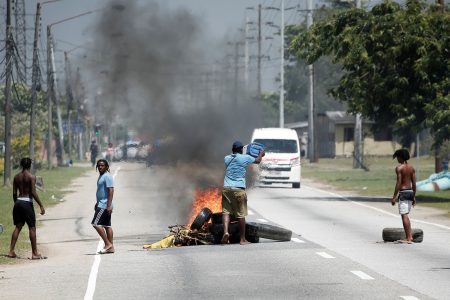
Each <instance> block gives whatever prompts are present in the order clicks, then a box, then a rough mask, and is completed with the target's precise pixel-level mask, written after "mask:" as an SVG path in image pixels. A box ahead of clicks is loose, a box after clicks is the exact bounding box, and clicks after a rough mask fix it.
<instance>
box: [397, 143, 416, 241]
mask: <svg viewBox="0 0 450 300" xmlns="http://www.w3.org/2000/svg"><path fill="white" fill-rule="evenodd" d="M392 158H397V161H398V163H399V165H398V166H397V167H396V168H395V174H397V183H396V184H395V191H394V195H393V196H392V200H391V203H392V205H395V202H396V200H398V210H399V213H400V215H401V216H402V222H403V228H404V229H405V235H406V240H400V242H402V243H408V244H411V243H412V242H413V237H412V232H411V222H410V221H409V216H408V214H409V212H410V211H411V206H412V207H414V206H415V205H416V171H415V170H414V168H413V167H412V166H411V165H409V164H408V159H409V152H408V150H406V149H399V150H397V151H395V153H394V155H393V156H392Z"/></svg>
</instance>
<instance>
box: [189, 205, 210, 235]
mask: <svg viewBox="0 0 450 300" xmlns="http://www.w3.org/2000/svg"><path fill="white" fill-rule="evenodd" d="M211 215H212V211H211V210H210V209H209V208H207V207H205V208H203V209H202V210H201V211H200V212H199V213H198V215H197V216H196V217H195V219H194V221H193V222H192V224H191V229H197V230H200V229H201V228H202V227H203V225H204V224H205V223H207V222H208V221H209V219H210V218H211Z"/></svg>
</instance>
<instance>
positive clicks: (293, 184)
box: [292, 182, 300, 189]
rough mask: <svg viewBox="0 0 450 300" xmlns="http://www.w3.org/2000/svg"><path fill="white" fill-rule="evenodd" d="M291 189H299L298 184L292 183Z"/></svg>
mask: <svg viewBox="0 0 450 300" xmlns="http://www.w3.org/2000/svg"><path fill="white" fill-rule="evenodd" d="M292 188H293V189H299V188H300V182H293V183H292Z"/></svg>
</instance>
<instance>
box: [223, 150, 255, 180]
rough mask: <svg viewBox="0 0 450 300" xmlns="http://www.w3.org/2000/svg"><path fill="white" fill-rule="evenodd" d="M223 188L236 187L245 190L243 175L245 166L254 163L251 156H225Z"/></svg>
mask: <svg viewBox="0 0 450 300" xmlns="http://www.w3.org/2000/svg"><path fill="white" fill-rule="evenodd" d="M224 162H225V178H224V180H223V186H224V187H237V188H244V189H245V173H246V171H247V166H248V165H249V164H252V163H254V162H255V158H254V157H253V156H250V155H247V154H239V153H236V154H230V155H227V156H225V158H224Z"/></svg>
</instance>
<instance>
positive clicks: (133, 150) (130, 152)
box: [126, 141, 141, 159]
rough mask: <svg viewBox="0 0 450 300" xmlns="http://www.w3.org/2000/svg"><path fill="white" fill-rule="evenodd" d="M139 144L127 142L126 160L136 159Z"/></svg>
mask: <svg viewBox="0 0 450 300" xmlns="http://www.w3.org/2000/svg"><path fill="white" fill-rule="evenodd" d="M140 144H141V142H136V141H129V142H127V144H126V147H127V159H136V155H137V153H138V149H139V145H140Z"/></svg>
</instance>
